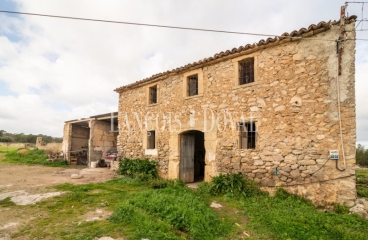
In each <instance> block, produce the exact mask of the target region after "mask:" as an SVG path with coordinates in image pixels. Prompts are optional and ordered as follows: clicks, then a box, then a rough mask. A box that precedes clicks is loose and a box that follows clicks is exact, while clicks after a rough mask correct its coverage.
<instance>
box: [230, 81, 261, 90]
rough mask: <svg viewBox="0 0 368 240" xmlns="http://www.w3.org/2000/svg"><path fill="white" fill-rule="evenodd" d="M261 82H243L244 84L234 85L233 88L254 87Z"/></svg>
mask: <svg viewBox="0 0 368 240" xmlns="http://www.w3.org/2000/svg"><path fill="white" fill-rule="evenodd" d="M260 84H261V83H259V82H252V83H245V84H242V85H236V86H234V87H233V89H239V88H246V87H253V86H256V85H260Z"/></svg>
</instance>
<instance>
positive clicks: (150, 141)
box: [146, 130, 156, 149]
mask: <svg viewBox="0 0 368 240" xmlns="http://www.w3.org/2000/svg"><path fill="white" fill-rule="evenodd" d="M152 145H153V146H152ZM146 149H156V131H155V130H150V131H147V147H146Z"/></svg>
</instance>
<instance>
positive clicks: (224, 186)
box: [198, 174, 265, 197]
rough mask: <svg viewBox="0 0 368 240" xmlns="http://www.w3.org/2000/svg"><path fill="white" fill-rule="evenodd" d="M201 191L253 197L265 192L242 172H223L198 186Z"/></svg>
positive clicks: (212, 193)
mask: <svg viewBox="0 0 368 240" xmlns="http://www.w3.org/2000/svg"><path fill="white" fill-rule="evenodd" d="M198 191H199V192H200V193H207V194H211V195H215V196H217V195H225V196H229V197H251V196H255V195H260V194H265V193H264V192H262V191H261V190H260V189H259V187H258V186H257V184H256V183H255V182H254V181H250V180H248V179H247V177H246V176H245V175H242V174H226V175H224V174H221V175H219V176H217V177H214V178H213V179H212V181H211V182H210V183H206V182H204V183H201V184H200V185H199V186H198Z"/></svg>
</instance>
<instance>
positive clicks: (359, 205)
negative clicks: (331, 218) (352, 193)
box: [350, 198, 368, 220]
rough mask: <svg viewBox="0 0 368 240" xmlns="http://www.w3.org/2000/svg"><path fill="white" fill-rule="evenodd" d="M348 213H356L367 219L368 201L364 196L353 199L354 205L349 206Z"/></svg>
mask: <svg viewBox="0 0 368 240" xmlns="http://www.w3.org/2000/svg"><path fill="white" fill-rule="evenodd" d="M350 213H356V214H358V215H360V216H361V217H362V218H365V219H367V220H368V201H367V200H365V199H364V198H358V199H357V200H356V201H355V206H354V207H352V208H350Z"/></svg>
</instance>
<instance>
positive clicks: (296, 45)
mask: <svg viewBox="0 0 368 240" xmlns="http://www.w3.org/2000/svg"><path fill="white" fill-rule="evenodd" d="M355 19H356V17H355V16H352V17H349V18H348V19H346V25H345V28H346V30H348V32H347V33H346V36H347V38H349V39H354V38H355V33H354V32H349V31H351V30H353V29H354V22H355ZM339 24H340V23H339V21H338V22H336V21H334V22H328V23H325V22H321V23H319V24H318V25H311V26H310V27H309V28H308V29H305V28H303V29H301V30H299V31H294V32H292V33H290V34H284V36H295V37H304V38H306V39H292V40H291V39H290V38H288V37H285V38H274V39H267V40H266V41H265V40H261V41H260V42H259V43H256V44H253V45H246V46H244V47H240V48H238V49H233V50H231V51H226V52H221V53H219V54H216V55H215V56H214V57H211V58H206V59H203V60H201V61H199V62H196V63H192V64H188V65H186V66H184V67H181V68H177V69H174V70H172V71H168V72H165V73H160V74H157V75H154V76H152V77H150V78H148V79H144V80H142V81H139V82H136V83H133V84H130V85H128V86H124V87H121V88H118V89H116V91H117V92H118V93H119V94H120V98H119V129H120V132H119V136H118V150H119V152H120V153H121V154H122V155H123V156H126V157H129V158H150V159H152V160H155V161H157V162H158V164H159V169H160V174H161V176H162V177H165V178H179V176H180V171H181V169H180V166H181V165H180V161H181V152H180V136H181V135H182V134H183V133H185V132H187V131H188V130H197V131H201V132H203V133H204V145H205V167H204V168H205V170H204V171H205V173H204V180H206V181H209V180H210V179H211V178H212V177H213V176H216V175H219V174H221V173H222V174H226V173H242V174H246V175H247V177H248V178H249V179H252V180H255V181H256V182H258V183H260V185H261V186H263V187H264V188H265V189H267V190H269V191H272V190H273V189H275V186H284V187H285V189H287V190H288V191H290V192H295V193H297V194H300V195H303V196H305V197H307V198H308V199H311V200H312V201H313V202H314V203H316V204H317V203H318V204H321V203H322V204H323V203H332V202H338V203H341V204H345V205H349V206H352V205H354V200H355V198H356V189H355V144H356V113H355V89H354V88H355V41H354V40H349V41H345V42H343V43H341V44H342V45H340V47H341V46H343V52H342V54H341V75H338V66H339V60H338V55H337V52H336V42H335V41H334V40H336V39H338V37H339V34H340V25H339ZM312 39H315V40H312ZM316 39H319V40H316ZM330 40H332V41H330ZM248 58H253V59H254V82H251V83H247V84H239V80H238V72H239V62H241V61H243V60H244V59H248ZM191 74H195V76H197V78H198V89H197V94H195V95H194V96H188V95H186V90H187V88H188V84H187V81H188V76H190V75H191ZM337 78H338V81H339V85H340V89H339V90H340V104H341V124H342V128H341V131H342V139H343V144H344V148H342V142H341V138H340V137H341V136H340V126H339V111H338V105H337V103H338V97H337V96H338V94H337V92H338V91H337V81H336V79H337ZM152 87H155V88H156V90H157V99H156V100H157V101H156V102H154V103H152V102H151V103H150V102H149V101H150V100H149V99H150V96H149V95H150V93H151V92H150V91H151V90H150V88H152ZM214 120H215V121H214ZM241 122H255V128H256V137H255V141H256V142H255V147H254V148H249V149H244V148H241V147H240V143H239V141H240V138H239V131H238V130H237V129H238V125H239V123H241ZM149 130H154V131H155V147H154V149H149V150H150V151H147V148H148V147H147V146H148V144H149V143H148V142H149V140H147V131H149ZM329 150H339V153H340V157H339V160H338V168H339V169H340V170H343V163H344V161H343V160H344V159H343V156H342V152H343V151H344V153H345V160H346V169H345V170H344V171H339V170H338V169H337V168H336V160H331V159H329V158H330V156H329Z"/></svg>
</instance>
